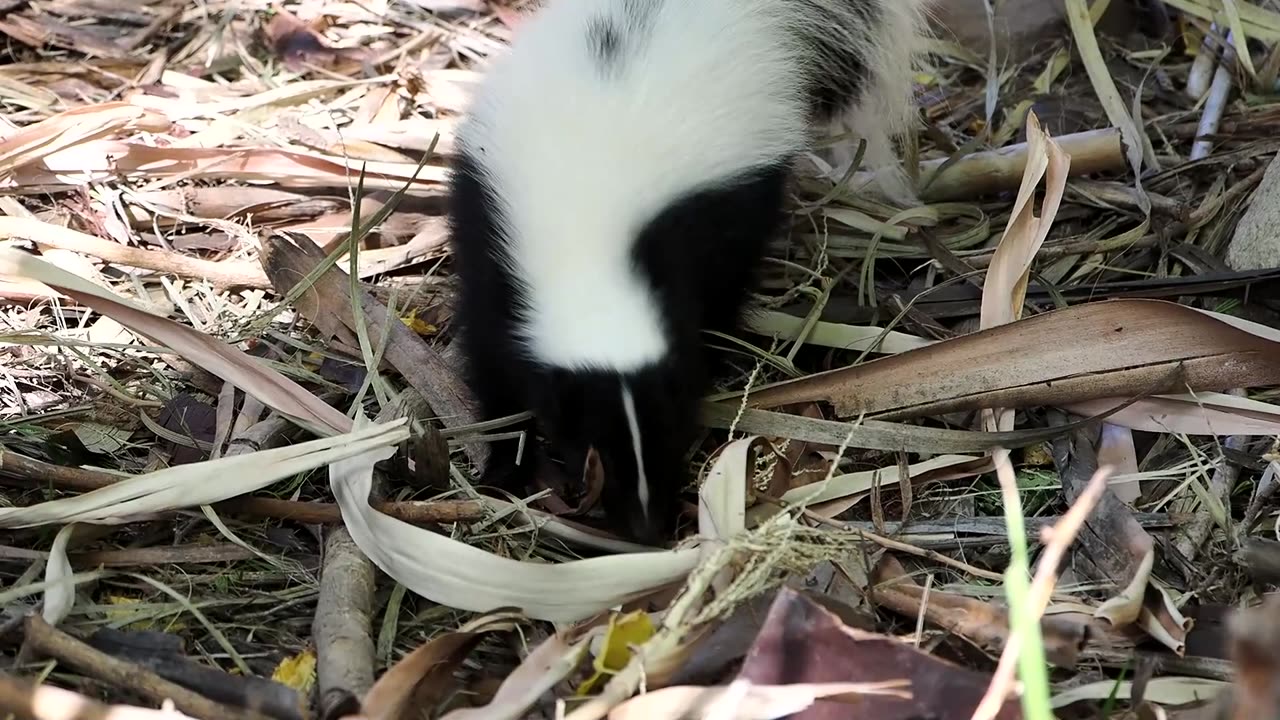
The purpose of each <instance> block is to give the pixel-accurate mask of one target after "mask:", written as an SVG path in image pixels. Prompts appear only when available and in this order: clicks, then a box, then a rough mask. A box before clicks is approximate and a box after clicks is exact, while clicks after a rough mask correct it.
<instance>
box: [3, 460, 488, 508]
mask: <svg viewBox="0 0 1280 720" xmlns="http://www.w3.org/2000/svg"><path fill="white" fill-rule="evenodd" d="M6 478H12V479H17V480H20V481H22V482H21V483H12V482H10V483H6V482H5V480H6ZM122 479H124V478H122V477H121V476H119V475H114V474H111V473H106V472H101V471H98V470H85V469H83V468H71V467H63V466H61V465H54V464H52V463H47V462H43V461H41V460H36V459H34V458H29V457H27V456H25V455H20V454H18V453H15V452H13V451H11V450H6V449H4V448H2V447H0V485H6V484H20V485H21V486H24V487H29V486H31V485H37V486H39V487H54V488H58V489H60V490H79V491H81V492H89V491H92V490H97V489H99V488H104V487H107V486H108V485H113V484H115V483H117V482H120V481H121V480H122ZM373 506H374V507H375V508H377V510H378V511H379V512H382V513H386V514H387V515H390V516H391V517H394V518H396V519H398V520H403V521H405V522H408V523H414V524H416V525H431V524H437V523H455V522H469V521H472V520H481V519H483V518H486V517H488V509H487V508H486V506H485V504H484V503H483V502H482V501H478V500H433V501H418V502H412V501H410V502H378V503H374V504H373ZM214 509H216V510H219V511H223V512H231V513H238V514H241V515H248V516H250V517H257V518H269V519H273V520H294V521H297V522H301V523H310V524H314V525H340V524H341V523H342V511H341V509H339V508H338V506H337V505H336V504H334V503H322V502H304V501H299V500H278V499H276V498H265V497H238V498H233V499H231V500H225V501H223V502H220V503H218V504H216V505H214Z"/></svg>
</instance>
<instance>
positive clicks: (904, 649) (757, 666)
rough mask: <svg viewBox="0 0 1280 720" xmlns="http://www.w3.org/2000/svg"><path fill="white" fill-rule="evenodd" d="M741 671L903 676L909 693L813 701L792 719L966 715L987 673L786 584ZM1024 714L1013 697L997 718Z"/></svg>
mask: <svg viewBox="0 0 1280 720" xmlns="http://www.w3.org/2000/svg"><path fill="white" fill-rule="evenodd" d="M739 677H740V678H743V679H746V680H749V681H751V682H752V683H756V684H760V685H785V684H792V683H831V682H859V683H874V682H886V681H894V680H902V679H904V678H905V679H908V680H910V681H911V684H910V686H909V687H907V688H906V690H907V691H908V692H910V693H911V695H912V697H911V699H909V700H907V699H902V698H897V697H893V696H890V695H864V696H860V697H856V698H853V699H849V700H839V701H837V700H818V701H817V702H815V703H814V704H813V705H812V706H810V707H809V708H808V709H806V710H803V711H801V712H799V713H796V714H795V715H791V716H790V717H792V718H795V720H826V719H827V718H831V719H832V720H834V719H835V718H840V719H841V720H859V719H863V718H865V719H868V720H869V719H871V718H874V719H875V720H909V719H910V718H918V717H930V718H937V719H938V720H969V716H970V715H971V714H972V713H973V710H974V708H976V707H977V705H978V702H979V701H980V700H981V699H982V694H983V692H985V690H986V685H987V677H986V676H985V675H983V674H982V673H977V672H974V671H972V670H967V669H964V668H961V667H959V666H956V665H953V664H951V663H949V662H946V661H944V660H941V659H938V658H936V657H933V656H931V655H928V654H927V653H924V652H921V651H920V650H917V649H916V648H913V647H911V646H910V645H907V644H906V643H903V642H901V641H899V640H896V639H894V638H891V637H887V636H884V635H877V634H874V633H868V632H864V631H862V630H856V629H854V628H851V627H848V626H847V625H845V624H844V623H842V622H840V620H839V618H837V617H836V616H835V615H834V614H832V613H831V612H829V611H827V610H826V609H824V608H822V607H821V606H819V605H818V604H816V603H814V602H813V601H811V600H809V599H807V598H805V597H804V596H802V595H800V594H798V593H796V592H795V591H793V590H790V589H786V588H784V589H783V590H781V591H779V593H778V597H777V599H776V600H775V601H774V604H773V607H772V608H771V609H770V611H769V616H768V619H767V620H766V621H765V625H764V628H763V629H762V630H761V632H760V635H759V636H758V637H757V638H756V642H755V645H754V646H753V647H752V649H751V652H750V653H749V654H748V655H747V659H746V662H745V663H743V667H742V671H741V672H740V674H739ZM1019 717H1021V712H1020V710H1019V708H1018V705H1017V702H1016V701H1012V702H1008V703H1006V704H1005V706H1004V708H1003V710H1002V711H1001V712H1000V714H999V715H997V718H999V719H1000V720H1013V719H1014V718H1019Z"/></svg>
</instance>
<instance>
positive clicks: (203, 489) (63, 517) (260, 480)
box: [0, 418, 409, 528]
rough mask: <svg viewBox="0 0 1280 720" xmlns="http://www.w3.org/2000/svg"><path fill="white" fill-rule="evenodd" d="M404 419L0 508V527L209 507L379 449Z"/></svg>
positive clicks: (396, 435) (399, 433)
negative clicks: (27, 505) (70, 494)
mask: <svg viewBox="0 0 1280 720" xmlns="http://www.w3.org/2000/svg"><path fill="white" fill-rule="evenodd" d="M405 422H406V421H405V419H404V418H401V419H399V420H396V421H394V422H390V423H386V424H380V425H371V426H369V427H366V428H364V429H362V430H359V431H356V432H352V433H349V434H345V435H337V436H334V437H327V438H320V439H316V440H311V441H308V442H304V443H299V444H297V445H287V446H284V447H279V448H271V449H269V450H260V451H258V452H254V453H245V454H242V455H234V456H230V457H223V458H219V459H217V460H207V461H205V462H200V463H189V464H186V465H176V466H174V467H168V468H164V469H163V470H157V471H156V472H152V473H147V474H145V475H135V476H133V477H130V478H127V479H124V480H121V481H120V482H118V483H114V484H112V485H108V486H106V487H104V488H99V489H97V490H93V491H91V492H87V493H83V494H80V495H75V496H70V497H64V498H59V499H57V500H49V501H47V502H42V503H39V504H37V505H31V506H29V507H13V508H0V528H26V527H38V526H41V525H51V524H62V523H72V522H85V523H96V524H100V525H116V524H123V523H128V522H130V521H131V519H132V518H134V517H137V516H140V515H147V514H151V513H157V512H166V511H171V510H178V509H182V508H191V507H198V506H200V505H211V504H213V503H217V502H221V501H223V500H226V499H228V498H233V497H236V496H237V495H242V494H244V493H248V492H253V491H254V490H258V489H261V488H264V487H266V486H268V485H270V484H272V483H274V482H276V481H277V480H282V479H284V478H287V477H292V476H294V475H297V474H298V473H302V472H306V471H308V470H312V469H315V468H318V467H323V466H325V465H329V464H331V463H333V462H335V461H339V460H342V459H345V458H350V457H353V456H361V455H367V454H368V453H370V452H371V451H373V452H380V451H381V450H380V449H381V448H386V447H388V446H390V447H391V448H392V449H394V446H395V445H396V444H397V443H400V442H403V441H404V440H406V439H407V438H408V437H409V431H408V429H407V428H406V427H405Z"/></svg>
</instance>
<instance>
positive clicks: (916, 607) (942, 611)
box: [871, 554, 1091, 667]
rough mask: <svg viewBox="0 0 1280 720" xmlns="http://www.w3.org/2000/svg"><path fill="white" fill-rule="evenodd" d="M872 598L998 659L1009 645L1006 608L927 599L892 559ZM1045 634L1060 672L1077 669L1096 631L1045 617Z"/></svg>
mask: <svg viewBox="0 0 1280 720" xmlns="http://www.w3.org/2000/svg"><path fill="white" fill-rule="evenodd" d="M871 593H872V596H873V597H874V598H875V601H876V603H877V604H879V605H882V606H884V607H886V608H889V609H891V610H893V611H894V612H896V613H898V614H900V615H902V616H904V617H908V618H916V617H920V615H921V614H922V613H923V615H924V619H925V622H927V623H929V624H930V625H933V626H935V627H940V628H943V629H944V630H947V631H948V632H952V633H955V634H956V635H959V636H961V637H963V638H965V639H967V640H969V641H970V642H972V643H973V644H975V645H977V646H978V647H980V648H982V649H983V650H985V651H987V652H989V653H991V654H993V655H998V654H999V653H1001V652H1002V651H1003V650H1004V647H1005V644H1006V643H1007V642H1008V641H1009V627H1010V625H1009V614H1008V610H1007V608H1005V607H1003V606H1000V605H996V604H994V603H989V602H983V601H981V600H978V599H976V598H971V597H965V596H963V595H955V594H951V593H947V592H942V591H939V590H937V589H933V590H931V591H930V592H929V594H928V597H927V598H926V597H925V592H924V587H923V586H921V585H919V584H918V583H916V582H915V581H914V580H913V579H912V578H911V576H910V575H909V574H908V573H907V571H906V569H905V568H903V567H902V564H901V563H899V562H898V560H897V559H896V558H894V557H893V556H892V555H887V554H886V555H885V556H884V557H883V558H882V559H881V561H880V563H879V564H878V565H877V566H876V569H875V573H874V579H873V582H872V590H871ZM922 606H923V607H922ZM1040 632H1041V634H1042V635H1043V642H1044V649H1045V655H1046V657H1047V658H1048V659H1049V661H1050V662H1053V663H1054V664H1055V665H1058V666H1060V667H1074V666H1075V662H1076V658H1077V657H1078V656H1079V654H1080V651H1081V650H1083V649H1084V647H1085V644H1086V643H1087V642H1088V640H1089V637H1090V633H1091V628H1090V626H1089V625H1088V624H1087V623H1082V622H1079V621H1077V620H1072V619H1067V618H1061V617H1046V618H1043V619H1041V621H1040Z"/></svg>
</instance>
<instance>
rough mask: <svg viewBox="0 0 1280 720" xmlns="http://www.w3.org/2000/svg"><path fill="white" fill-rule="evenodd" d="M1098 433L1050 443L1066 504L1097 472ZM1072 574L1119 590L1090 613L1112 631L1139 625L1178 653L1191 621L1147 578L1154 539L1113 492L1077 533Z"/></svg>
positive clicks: (1106, 494)
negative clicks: (1079, 548) (1078, 550)
mask: <svg viewBox="0 0 1280 720" xmlns="http://www.w3.org/2000/svg"><path fill="white" fill-rule="evenodd" d="M1097 442H1098V430H1097V429H1096V428H1095V429H1092V430H1090V429H1078V430H1076V431H1074V432H1072V433H1070V435H1068V436H1064V437H1061V438H1058V439H1056V440H1054V443H1053V456H1054V464H1055V465H1056V466H1057V468H1058V473H1059V475H1060V476H1061V477H1062V491H1063V494H1064V495H1065V496H1066V499H1067V502H1075V501H1076V499H1077V498H1078V497H1080V495H1081V493H1082V492H1083V491H1084V489H1085V487H1087V486H1088V483H1089V480H1090V479H1091V478H1092V476H1093V474H1094V473H1095V472H1096V471H1097V468H1098V457H1097V449H1096V445H1097ZM1077 542H1079V543H1080V545H1081V546H1082V550H1083V552H1082V553H1079V554H1078V555H1077V557H1076V563H1075V569H1076V570H1077V572H1084V573H1089V574H1091V575H1092V576H1093V577H1095V578H1097V579H1103V578H1105V579H1108V580H1110V581H1112V582H1114V583H1115V585H1116V586H1117V587H1120V588H1124V589H1123V590H1122V591H1121V592H1120V593H1119V594H1118V595H1116V596H1115V597H1113V598H1111V599H1109V600H1108V601H1107V602H1105V603H1103V604H1102V605H1101V606H1100V607H1099V608H1098V609H1097V611H1096V612H1095V613H1094V616H1095V617H1098V618H1100V619H1103V620H1106V621H1107V622H1108V623H1110V624H1111V625H1112V626H1113V627H1116V628H1125V627H1127V626H1130V625H1136V626H1137V627H1140V628H1141V629H1142V630H1143V631H1144V632H1146V633H1147V634H1148V635H1150V636H1151V637H1152V638H1154V639H1155V640H1157V641H1158V642H1160V643H1161V644H1163V645H1165V646H1166V647H1168V648H1169V649H1171V650H1173V651H1174V652H1175V653H1177V654H1179V655H1181V654H1182V653H1183V652H1184V651H1185V648H1186V637H1187V630H1188V629H1190V626H1191V621H1190V620H1188V619H1186V618H1184V617H1183V616H1182V614H1181V613H1180V612H1179V611H1178V609H1177V606H1176V605H1174V603H1173V601H1172V599H1171V598H1169V596H1168V595H1167V594H1166V593H1165V591H1164V590H1163V589H1162V588H1161V587H1160V586H1159V585H1157V584H1155V582H1154V580H1153V579H1152V577H1151V570H1152V568H1153V567H1154V565H1155V540H1154V539H1153V538H1152V537H1151V535H1149V534H1148V533H1147V531H1146V530H1145V529H1143V527H1142V525H1140V524H1139V523H1138V521H1137V520H1136V519H1135V518H1134V517H1133V511H1132V510H1131V509H1130V508H1128V507H1127V506H1126V505H1125V504H1124V503H1123V502H1121V501H1120V499H1119V498H1117V497H1116V495H1115V493H1113V492H1111V491H1110V490H1109V489H1108V490H1104V491H1103V493H1102V497H1101V499H1100V500H1099V502H1098V505H1097V508H1096V509H1095V510H1094V512H1093V513H1092V514H1091V515H1090V516H1089V518H1088V519H1087V520H1086V521H1085V524H1084V527H1082V528H1081V529H1080V534H1079V536H1078V539H1077Z"/></svg>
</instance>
